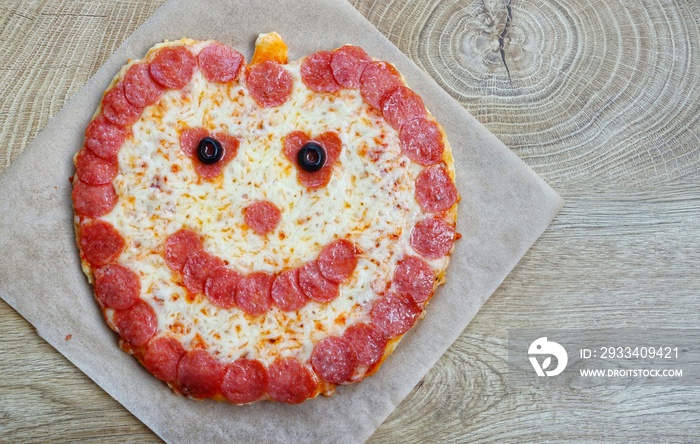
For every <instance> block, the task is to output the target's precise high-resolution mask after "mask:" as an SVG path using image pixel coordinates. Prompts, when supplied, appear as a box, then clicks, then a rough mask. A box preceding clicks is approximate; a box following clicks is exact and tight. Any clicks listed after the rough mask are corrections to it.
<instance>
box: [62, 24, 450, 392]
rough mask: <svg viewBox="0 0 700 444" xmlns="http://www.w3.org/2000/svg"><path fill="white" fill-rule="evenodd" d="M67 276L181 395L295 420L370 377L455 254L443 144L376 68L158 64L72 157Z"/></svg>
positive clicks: (210, 51)
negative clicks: (79, 281)
mask: <svg viewBox="0 0 700 444" xmlns="http://www.w3.org/2000/svg"><path fill="white" fill-rule="evenodd" d="M74 164H75V168H76V172H75V175H74V176H73V177H72V179H71V180H72V184H73V190H72V201H73V207H74V212H75V218H74V222H75V229H76V238H77V244H78V248H79V251H80V259H81V262H82V268H83V271H84V272H85V274H86V276H87V278H88V281H89V282H90V283H91V284H92V285H93V288H94V295H95V299H96V301H97V306H99V309H100V310H101V312H102V315H103V317H104V319H105V321H106V324H107V325H108V326H109V327H110V328H111V329H113V330H114V331H115V332H116V333H117V334H118V336H119V345H120V347H121V348H122V349H123V350H124V351H126V352H127V353H129V354H132V355H133V356H135V357H136V359H137V360H138V361H139V362H140V363H141V364H142V365H143V366H144V367H145V369H146V370H148V371H149V372H150V373H152V374H153V375H154V376H155V377H156V378H158V379H160V380H162V381H164V382H165V383H167V385H168V386H169V387H170V388H171V389H172V390H173V391H174V392H175V393H177V394H181V395H184V396H187V397H190V398H194V399H204V398H211V399H214V400H220V401H229V402H231V403H234V404H246V403H251V402H255V401H261V400H271V401H278V402H284V403H289V404H297V403H301V402H303V401H305V400H307V399H310V398H314V397H316V396H317V395H319V394H323V395H326V396H330V395H332V394H333V393H334V391H335V389H336V387H337V386H338V385H346V384H353V383H357V382H360V381H361V380H362V379H364V378H365V377H367V376H370V375H371V374H373V373H374V372H376V371H377V370H378V369H379V367H380V365H381V364H382V362H383V361H384V360H385V359H386V358H387V357H388V356H389V355H390V354H391V353H392V351H393V350H394V348H395V346H396V345H397V343H398V342H399V340H400V339H401V337H402V336H403V335H404V334H405V333H406V332H407V331H408V330H409V329H410V328H412V327H413V326H414V325H415V324H416V323H417V322H418V320H419V319H420V318H421V317H422V316H423V315H424V313H425V310H426V306H427V304H428V302H429V301H430V299H431V297H432V296H433V294H434V292H435V290H436V288H437V287H438V286H439V285H441V284H442V283H443V282H444V279H445V271H446V269H447V266H448V263H449V258H450V255H451V253H452V250H453V244H454V241H455V240H456V239H457V238H458V237H459V235H458V234H457V233H456V232H455V224H456V218H457V203H458V200H459V198H460V197H459V194H458V192H457V189H456V186H455V183H454V177H455V171H454V162H453V158H452V153H451V150H450V145H449V144H448V142H447V138H446V135H445V133H444V131H443V129H442V127H441V126H440V125H439V124H438V123H437V122H436V120H435V118H434V117H433V116H432V115H431V114H430V113H429V112H428V111H427V110H426V108H425V105H424V104H423V101H422V99H421V98H420V97H419V95H418V94H416V93H415V92H414V91H413V90H412V89H410V88H409V87H408V86H407V85H406V82H405V80H404V78H403V77H402V76H401V74H400V73H399V72H398V71H397V69H396V68H395V67H394V66H393V65H392V64H390V63H388V62H385V61H381V60H375V59H373V58H372V57H370V56H369V55H368V54H367V53H366V52H365V51H364V50H363V49H362V48H360V47H357V46H352V45H346V46H342V47H340V48H337V49H335V50H332V51H318V52H316V53H313V54H311V55H308V56H306V57H303V58H301V59H299V60H296V61H289V60H288V56H287V47H286V44H285V43H284V41H282V39H281V38H280V36H279V35H277V34H276V33H272V34H264V35H261V36H260V37H259V38H258V40H257V42H256V49H255V52H254V55H253V57H252V60H251V61H250V63H246V61H245V60H244V57H243V55H242V54H241V53H239V52H238V51H236V50H235V49H233V48H231V47H229V46H226V45H224V44H223V43H220V42H217V41H213V40H209V41H195V40H191V39H182V40H178V41H173V42H167V41H166V42H165V43H161V44H158V45H156V46H154V47H153V48H152V49H150V50H149V51H148V52H147V54H146V55H145V56H144V57H143V58H142V59H140V60H130V61H129V62H128V63H127V64H126V65H125V66H123V67H122V69H121V70H120V71H119V72H118V73H117V75H116V76H115V77H114V79H113V81H112V82H111V84H110V85H109V87H108V89H107V90H106V92H105V93H104V95H103V97H102V99H101V102H100V104H99V106H98V108H97V110H96V112H95V114H94V116H93V118H92V120H91V121H90V123H89V125H88V126H87V129H86V130H85V142H84V144H83V146H82V148H81V149H80V150H79V151H78V152H77V154H76V155H75V157H74Z"/></svg>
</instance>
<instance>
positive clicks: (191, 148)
mask: <svg viewBox="0 0 700 444" xmlns="http://www.w3.org/2000/svg"><path fill="white" fill-rule="evenodd" d="M208 136H209V131H207V130H206V129H204V128H187V129H186V130H184V131H183V132H182V133H181V134H180V149H181V150H182V152H183V153H184V154H185V156H187V157H190V158H196V157H197V147H198V146H199V142H200V141H201V140H202V139H204V138H205V137H208Z"/></svg>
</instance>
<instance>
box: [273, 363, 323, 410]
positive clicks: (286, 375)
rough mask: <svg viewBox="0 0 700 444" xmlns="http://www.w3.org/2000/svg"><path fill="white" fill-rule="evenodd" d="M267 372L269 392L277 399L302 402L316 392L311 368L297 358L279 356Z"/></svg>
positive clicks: (292, 402)
mask: <svg viewBox="0 0 700 444" xmlns="http://www.w3.org/2000/svg"><path fill="white" fill-rule="evenodd" d="M267 373H268V378H269V380H268V386H267V393H268V394H269V395H270V397H271V398H272V399H274V400H275V401H279V402H284V403H287V404H301V403H302V402H304V401H306V400H307V399H308V398H310V397H312V396H314V394H316V381H315V380H314V377H313V374H312V373H311V370H309V369H308V368H307V367H305V366H304V365H303V364H302V363H301V362H299V361H298V360H297V359H296V358H277V359H276V360H275V362H273V363H272V365H270V368H269V369H268V370H267Z"/></svg>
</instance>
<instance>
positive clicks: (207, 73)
mask: <svg viewBox="0 0 700 444" xmlns="http://www.w3.org/2000/svg"><path fill="white" fill-rule="evenodd" d="M197 61H198V62H199V69H201V70H202V74H204V78H206V79H207V80H209V81H210V82H217V83H226V82H230V81H232V80H233V79H235V78H236V76H237V75H238V72H239V71H240V70H241V65H242V64H243V55H242V54H241V53H240V52H238V51H236V50H235V49H233V48H231V47H228V46H226V45H224V44H223V43H219V42H214V43H211V44H209V46H207V47H206V48H204V49H202V50H201V51H200V52H199V54H198V55H197Z"/></svg>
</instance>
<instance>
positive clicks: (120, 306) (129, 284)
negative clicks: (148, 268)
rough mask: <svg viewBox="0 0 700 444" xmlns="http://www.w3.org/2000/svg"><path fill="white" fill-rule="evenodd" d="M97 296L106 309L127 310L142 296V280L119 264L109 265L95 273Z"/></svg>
mask: <svg viewBox="0 0 700 444" xmlns="http://www.w3.org/2000/svg"><path fill="white" fill-rule="evenodd" d="M95 295H96V296H97V299H99V300H100V302H101V303H102V305H104V306H105V307H109V308H113V309H115V310H125V309H127V308H129V307H131V306H132V305H134V304H135V303H136V302H138V300H139V296H140V295H141V278H139V275H138V274H136V273H135V272H134V271H132V270H130V269H129V268H126V267H124V266H122V265H118V264H107V265H105V266H104V267H102V268H99V269H97V270H96V271H95Z"/></svg>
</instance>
